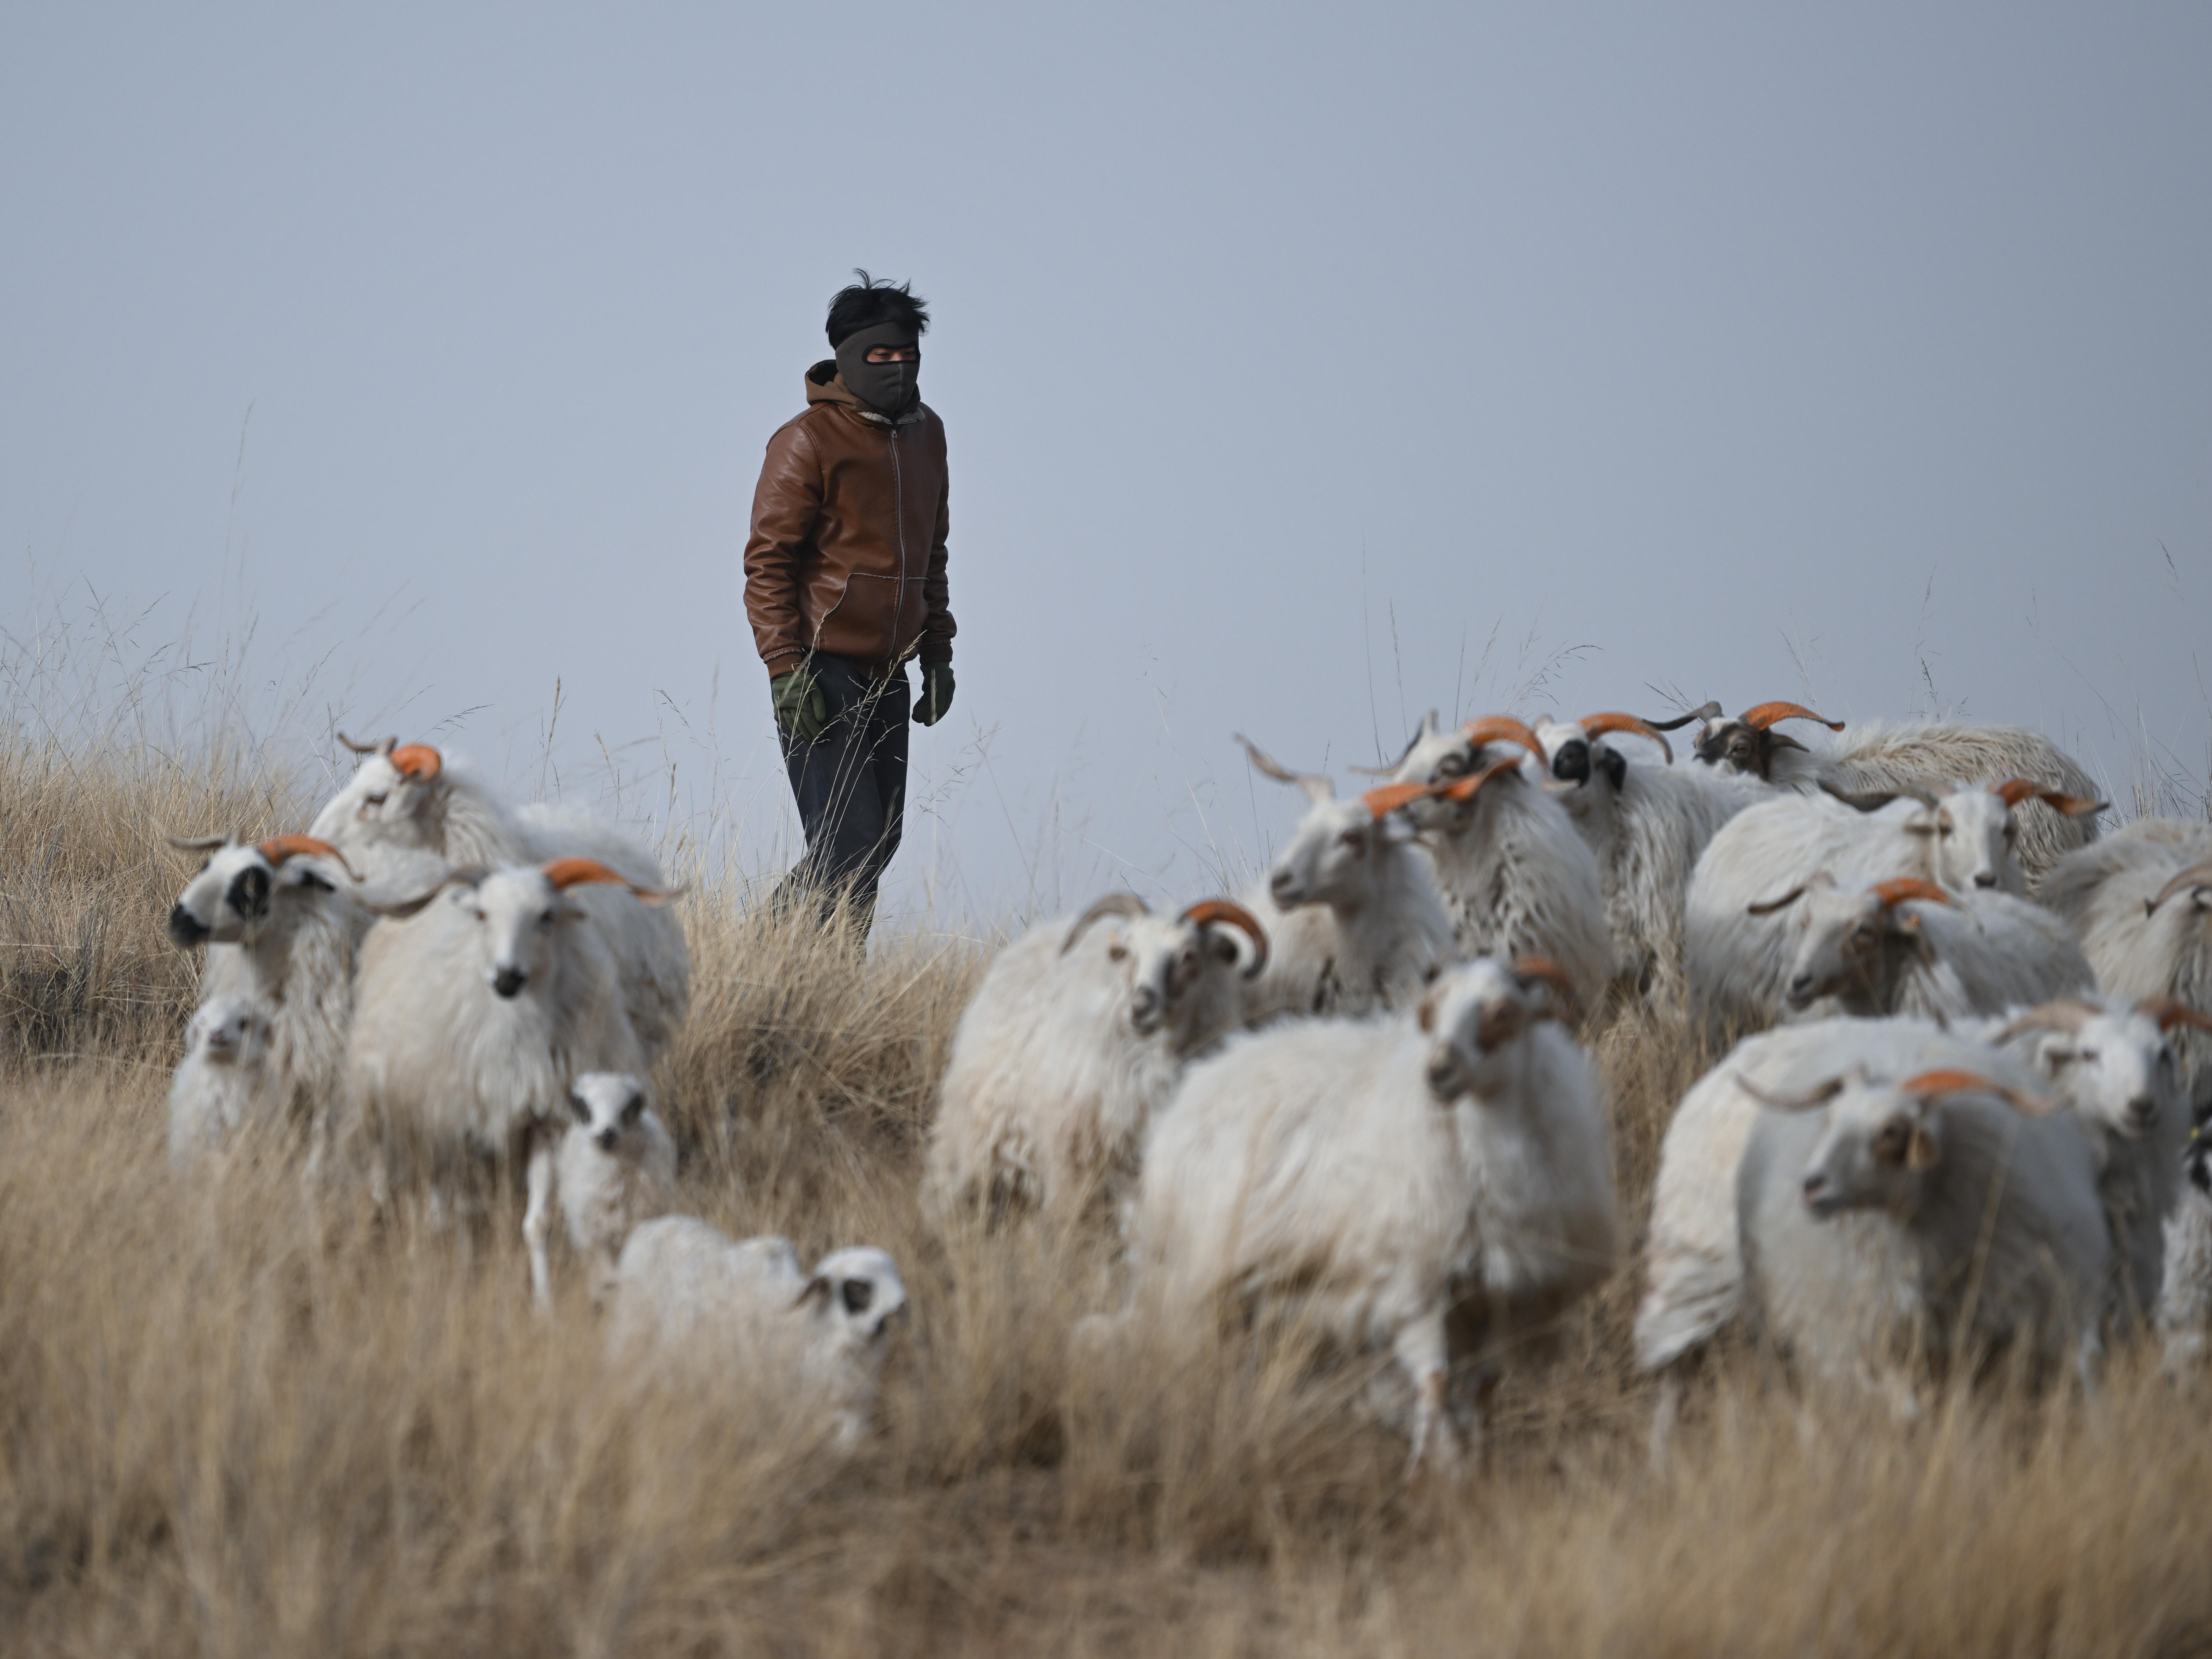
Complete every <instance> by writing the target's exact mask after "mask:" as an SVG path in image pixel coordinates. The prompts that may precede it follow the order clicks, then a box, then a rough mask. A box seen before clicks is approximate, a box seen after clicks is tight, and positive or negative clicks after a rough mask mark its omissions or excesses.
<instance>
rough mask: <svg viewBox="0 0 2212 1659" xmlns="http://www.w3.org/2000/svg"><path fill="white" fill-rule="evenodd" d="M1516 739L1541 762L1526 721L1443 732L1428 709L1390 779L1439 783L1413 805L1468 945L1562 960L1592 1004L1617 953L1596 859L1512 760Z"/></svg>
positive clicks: (1579, 996)
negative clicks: (1494, 751)
mask: <svg viewBox="0 0 2212 1659" xmlns="http://www.w3.org/2000/svg"><path fill="white" fill-rule="evenodd" d="M1516 745H1517V746H1518V747H1519V748H1521V749H1525V750H1528V752H1529V753H1531V754H1533V755H1534V756H1535V757H1537V759H1538V760H1540V761H1541V759H1542V758H1543V755H1544V746H1543V744H1541V742H1540V741H1538V739H1537V737H1536V734H1535V733H1534V732H1531V731H1530V730H1529V729H1528V727H1527V726H1524V725H1522V723H1521V722H1520V721H1519V720H1513V719H1511V718H1510V717H1508V716H1505V715H1492V716H1490V717H1487V718H1486V719H1482V720H1470V721H1469V722H1468V724H1467V725H1465V726H1460V727H1455V728H1454V729H1453V730H1451V731H1449V732H1445V731H1443V730H1440V729H1439V728H1438V726H1437V716H1436V711H1435V710H1433V709H1431V711H1430V712H1429V714H1427V715H1426V716H1425V718H1424V719H1423V720H1422V722H1421V728H1420V730H1419V732H1417V733H1416V734H1415V736H1414V738H1413V742H1412V743H1411V744H1409V745H1408V746H1407V750H1406V753H1405V754H1404V756H1402V757H1401V758H1400V760H1399V762H1398V765H1397V768H1396V769H1395V771H1394V772H1393V773H1392V777H1393V778H1394V779H1395V781H1398V782H1400V783H1401V784H1416V783H1418V784H1425V785H1429V786H1431V790H1430V793H1428V794H1427V795H1425V796H1423V797H1419V798H1417V799H1416V800H1415V801H1414V802H1413V805H1412V811H1413V819H1414V822H1415V823H1417V824H1419V827H1420V829H1421V835H1422V840H1423V841H1424V842H1425V843H1426V845H1427V847H1428V848H1429V851H1430V852H1431V854H1433V855H1434V856H1435V859H1436V864H1437V878H1438V880H1439V881H1440V882H1441V883H1442V884H1443V890H1444V894H1445V896H1446V897H1447V899H1448V900H1449V902H1450V905H1451V910H1452V916H1453V921H1454V922H1455V927H1456V928H1457V933H1458V939H1459V946H1460V949H1461V951H1463V952H1464V953H1465V954H1467V955H1468V956H1471V957H1472V956H1483V955H1492V956H1505V957H1516V956H1534V957H1544V958H1545V959H1546V960H1547V961H1552V962H1556V963H1559V965H1560V966H1561V967H1562V968H1564V969H1565V970H1566V974H1567V977H1568V979H1569V980H1570V981H1572V983H1573V985H1574V988H1575V997H1576V1000H1577V1003H1578V1005H1579V1006H1582V1007H1583V1008H1586V1009H1592V1010H1595V1008H1596V1007H1597V1006H1599V1004H1600V1003H1601V1001H1602V1000H1603V998H1604V995H1605V989H1606V985H1607V981H1609V980H1610V979H1611V978H1612V975H1613V939H1612V937H1611V935H1610V934H1609V933H1607V928H1606V908H1605V890H1604V885H1603V882H1602V880H1601V877H1600V875H1599V872H1598V862H1597V855H1596V854H1595V853H1593V852H1592V851H1591V850H1590V848H1589V843H1588V842H1585V841H1584V840H1583V838H1582V836H1580V835H1579V834H1577V832H1576V829H1575V827H1574V825H1573V824H1572V823H1571V821H1570V820H1569V819H1568V817H1567V814H1566V811H1565V808H1563V807H1562V806H1560V805H1559V802H1558V800H1557V799H1554V798H1553V795H1552V793H1550V792H1549V791H1548V790H1547V789H1546V788H1545V787H1544V786H1543V785H1542V784H1541V782H1537V781H1532V780H1530V779H1529V778H1528V777H1526V776H1524V775H1522V772H1521V771H1520V769H1519V768H1518V767H1517V766H1516V765H1513V764H1509V763H1508V760H1507V757H1510V754H1511V752H1512V750H1513V748H1514V746H1516ZM1493 749H1495V750H1498V751H1499V752H1498V753H1492V752H1491V751H1492V750H1493Z"/></svg>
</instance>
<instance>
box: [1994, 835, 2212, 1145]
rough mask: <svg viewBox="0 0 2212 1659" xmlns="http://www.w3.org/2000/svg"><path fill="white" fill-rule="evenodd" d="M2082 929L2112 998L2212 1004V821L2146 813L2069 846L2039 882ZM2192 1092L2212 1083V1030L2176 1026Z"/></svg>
mask: <svg viewBox="0 0 2212 1659" xmlns="http://www.w3.org/2000/svg"><path fill="white" fill-rule="evenodd" d="M2036 896H2037V897H2038V898H2039V899H2040V900H2041V901H2042V902H2044V903H2045V904H2047V905H2049V906H2050V907H2051V908H2052V909H2053V910H2055V911H2057V913H2058V914H2059V915H2062V916H2063V917H2064V918H2065V919H2066V920H2067V921H2069V922H2070V923H2071V924H2072V925H2073V927H2074V928H2075V932H2077V933H2079V934H2080V935H2081V947H2082V949H2083V950H2084V951H2086V952H2087V955H2088V957H2089V965H2090V966H2091V967H2093V968H2094V969H2096V970H2097V980H2098V982H2099V983H2100V985H2102V986H2103V987H2104V988H2105V990H2106V993H2107V994H2110V995H2112V996H2116V997H2137V998H2141V997H2172V998H2173V999H2174V1000H2176V1001H2178V1002H2179V1003H2181V1004H2183V1005H2184V1006H2187V1007H2191V1008H2212V824H2204V823H2183V822H2181V821H2179V820H2177V819H2173V818H2142V819H2138V820H2137V821H2136V822H2135V823H2131V824H2129V825H2128V826H2127V827H2126V828H2125V829H2120V830H2118V831H2115V832H2114V833H2113V834H2112V835H2110V836H2106V837H2105V839H2104V840H2102V841H2100V842H2097V843H2096V844H2095V845H2093V846H2090V847H2085V848H2081V851H2079V852H2077V853H2072V854H2068V855H2067V856H2066V857H2065V858H2063V859H2062V860H2059V862H2058V864H2057V866H2056V867H2055V868H2054V869H2052V871H2051V873H2050V874H2049V875H2048V876H2046V877H2045V878H2044V880H2043V882H2042V884H2040V885H2039V887H2038V888H2037V890H2036ZM2179 1042H2180V1051H2181V1060H2182V1067H2183V1071H2184V1073H2185V1077H2186V1081H2187V1085H2188V1087H2189V1089H2190V1091H2191V1096H2192V1097H2194V1098H2196V1099H2197V1100H2200V1101H2201V1100H2203V1098H2205V1093H2206V1090H2207V1087H2208V1085H2212V1039H2208V1038H2207V1037H2205V1036H2200V1035H2197V1034H2195V1033H2192V1032H2182V1033H2180V1034H2179Z"/></svg>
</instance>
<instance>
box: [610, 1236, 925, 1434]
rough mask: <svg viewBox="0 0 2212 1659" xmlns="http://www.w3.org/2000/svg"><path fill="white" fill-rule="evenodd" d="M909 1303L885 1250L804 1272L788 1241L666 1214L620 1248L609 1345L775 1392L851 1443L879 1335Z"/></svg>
mask: <svg viewBox="0 0 2212 1659" xmlns="http://www.w3.org/2000/svg"><path fill="white" fill-rule="evenodd" d="M906 1306H907V1295H906V1285H905V1284H904V1282H903V1281H902V1279H900V1277H899V1270H898V1264H897V1263H896V1261H893V1260H892V1259H891V1257H890V1255H888V1254H887V1253H885V1252H884V1251H883V1250H879V1249H873V1248H872V1247H868V1246H849V1247H848V1248H846V1249H837V1250H832V1251H831V1252H830V1253H829V1255H825V1256H823V1258H822V1259H821V1261H817V1263H815V1265H814V1271H813V1272H812V1273H805V1272H802V1271H801V1270H800V1267H799V1257H798V1254H797V1253H796V1252H795V1251H794V1250H793V1249H792V1247H791V1241H790V1240H789V1239H787V1238H776V1237H763V1238H748V1239H745V1240H744V1241H742V1242H738V1241H733V1240H732V1239H730V1238H729V1237H726V1236H725V1235H724V1234H722V1233H720V1232H719V1231H716V1230H715V1229H714V1228H713V1227H710V1226H708V1225H707V1224H706V1223H705V1222H703V1221H701V1220H699V1219H698V1218H696V1217H693V1216H664V1217H662V1218H659V1220H655V1221H647V1222H646V1223H644V1224H643V1225H641V1226H639V1227H637V1228H636V1229H635V1231H632V1232H631V1234H630V1236H629V1243H627V1244H625V1245H623V1253H622V1260H621V1263H620V1265H619V1267H618V1268H617V1276H616V1288H615V1301H614V1316H613V1318H612V1319H611V1322H610V1324H609V1328H608V1347H609V1351H610V1352H611V1353H612V1354H613V1355H614V1356H615V1357H616V1358H617V1359H618V1360H619V1361H621V1362H623V1363H624V1364H632V1365H635V1364H640V1363H641V1362H643V1363H645V1364H647V1365H648V1366H649V1367H650V1368H651V1369H652V1370H653V1371H656V1372H658V1373H659V1374H661V1375H669V1374H673V1375H675V1376H679V1377H681V1378H683V1379H684V1380H686V1381H689V1382H690V1383H694V1384H696V1385H701V1386H704V1387H707V1388H709V1389H730V1388H732V1386H735V1387H737V1388H738V1389H745V1388H747V1387H748V1386H750V1387H757V1388H762V1389H775V1390H776V1391H777V1392H778V1393H780V1394H781V1395H783V1396H784V1397H785V1398H786V1399H787V1400H789V1401H792V1402H793V1404H794V1405H796V1406H798V1407H799V1408H800V1409H801V1410H802V1411H805V1412H806V1413H809V1414H818V1416H819V1417H820V1419H822V1420H823V1421H824V1422H825V1424H826V1425H829V1426H830V1427H831V1428H832V1430H833V1431H834V1441H835V1443H836V1446H837V1447H838V1448H839V1449H841V1450H843V1451H850V1450H852V1449H854V1448H855V1447H857V1446H858V1445H859V1444H860V1441H861V1439H862V1437H864V1436H865V1435H866V1432H867V1429H868V1424H869V1419H870V1417H871V1415H872V1413H873V1411H874V1409H875V1401H876V1394H877V1390H878V1385H879V1383H880V1380H881V1377H882V1375H883V1364H884V1349H885V1347H886V1346H887V1343H886V1337H887V1334H888V1333H889V1331H890V1328H892V1325H893V1323H894V1322H895V1321H896V1320H897V1319H898V1318H899V1317H900V1316H902V1315H903V1314H904V1313H905V1311H906Z"/></svg>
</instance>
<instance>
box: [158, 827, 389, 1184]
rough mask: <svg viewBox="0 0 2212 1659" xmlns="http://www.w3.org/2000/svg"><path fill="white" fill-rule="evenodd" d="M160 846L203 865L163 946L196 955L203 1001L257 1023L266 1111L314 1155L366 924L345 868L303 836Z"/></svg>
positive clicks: (333, 1094) (348, 1019) (339, 1067)
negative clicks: (244, 1003)
mask: <svg viewBox="0 0 2212 1659" xmlns="http://www.w3.org/2000/svg"><path fill="white" fill-rule="evenodd" d="M169 844H170V845H171V846H173V847H174V848H177V849H178V850H179V851H180V852H194V853H206V854H208V861H207V863H206V864H205V865H204V866H202V867H201V868H200V870H199V872H198V873H197V874H196V875H195V876H193V878H191V880H190V881H189V882H187V883H185V889H184V891H183V892H182V893H181V894H179V896H178V898H177V902H176V903H175V905H174V906H173V908H171V910H170V912H169V938H170V939H171V940H172V941H173V942H174V943H175V944H177V945H180V946H183V947H185V948H187V949H189V948H191V947H192V946H195V945H206V946H207V951H208V962H207V972H206V974H205V975H204V978H203V981H202V989H201V994H202V995H203V997H204V998H210V999H211V998H216V997H221V996H240V997H244V998H246V999H247V1000H250V1001H252V1002H254V1003H256V1004H258V1005H259V1006H261V1007H262V1008H263V1009H264V1011H265V1012H266V1016H267V1019H268V1030H267V1032H266V1038H267V1052H266V1055H265V1058H264V1072H265V1082H266V1087H267V1090H268V1091H269V1095H270V1100H271V1103H272V1109H273V1111H274V1113H275V1115H276V1116H278V1117H279V1118H280V1119H282V1120H283V1121H286V1122H289V1123H294V1124H301V1125H306V1126H308V1127H311V1128H312V1129H313V1131H314V1133H315V1134H316V1136H317V1137H318V1146H319V1144H320V1143H319V1137H320V1136H321V1135H322V1133H324V1132H325V1129H326V1127H327V1122H328V1114H329V1112H330V1111H331V1107H332V1104H333V1103H335V1102H336V1101H337V1098H338V1095H339V1091H340V1087H341V1085H342V1082H343V1078H344V1074H345V1052H346V1041H347V1032H348V1030H349V1026H350V1024H351V1023H352V1018H353V1002H354V972H355V968H356V963H357V960H358V954H359V951H360V948H361V944H362V938H363V936H364V935H365V934H366V933H368V929H369V927H370V925H371V924H372V923H373V922H374V921H375V918H374V916H373V915H370V914H369V912H368V910H366V909H365V908H362V907H361V906H360V905H358V904H356V902H354V900H353V899H352V898H351V897H350V896H349V892H350V891H351V890H352V889H353V886H354V881H353V870H352V867H351V866H349V864H348V863H347V862H346V860H345V856H344V854H342V853H340V852H339V851H338V849H337V848H335V847H332V846H331V844H330V843H329V842H325V841H322V840H319V839H318V838H317V837H315V836H272V837H270V839H269V840H266V841H261V842H244V843H240V842H233V841H231V840H229V839H228V837H226V836H199V837H197V838H186V837H182V836H170V837H169Z"/></svg>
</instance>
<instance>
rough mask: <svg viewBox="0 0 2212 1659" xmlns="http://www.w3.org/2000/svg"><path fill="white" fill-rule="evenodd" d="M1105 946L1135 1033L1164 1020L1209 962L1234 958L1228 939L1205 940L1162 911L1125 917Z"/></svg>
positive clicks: (1144, 1033)
mask: <svg viewBox="0 0 2212 1659" xmlns="http://www.w3.org/2000/svg"><path fill="white" fill-rule="evenodd" d="M1105 951H1106V956H1107V959H1108V960H1109V961H1110V962H1112V963H1115V965H1116V966H1117V968H1118V969H1120V971H1121V975H1122V982H1123V983H1124V984H1125V985H1127V987H1128V1000H1127V1005H1126V1006H1127V1014H1126V1017H1127V1020H1128V1023H1129V1029H1130V1030H1132V1031H1133V1032H1134V1033H1135V1034H1136V1035H1137V1036H1152V1034H1153V1033H1154V1032H1156V1031H1158V1030H1160V1029H1161V1028H1162V1027H1163V1026H1164V1025H1165V1024H1168V1022H1169V1020H1170V1018H1171V1017H1172V1015H1173V1014H1174V1012H1176V1010H1177V1009H1179V1008H1180V1007H1182V1005H1183V1003H1184V1002H1185V1000H1187V999H1188V996H1189V994H1190V992H1191V989H1192V987H1194V986H1195V985H1197V984H1198V982H1199V980H1200V976H1201V975H1204V974H1206V972H1207V971H1208V969H1209V965H1210V964H1216V963H1218V964H1225V965H1229V966H1232V967H1233V966H1234V964H1235V963H1236V962H1237V945H1236V944H1235V942H1234V941H1233V940H1231V939H1225V938H1222V937H1220V936H1219V935H1218V934H1217V935H1216V936H1214V937H1212V938H1211V939H1209V938H1208V937H1207V930H1206V929H1205V928H1202V927H1196V926H1194V925H1193V924H1192V923H1190V922H1188V921H1182V920H1180V919H1175V918H1170V917H1167V916H1133V917H1131V918H1130V920H1129V924H1128V926H1127V927H1125V928H1123V929H1122V930H1121V932H1120V933H1118V934H1117V935H1115V937H1113V938H1111V939H1108V940H1107V941H1106V942H1105ZM1216 971H1218V968H1217V969H1216Z"/></svg>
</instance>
